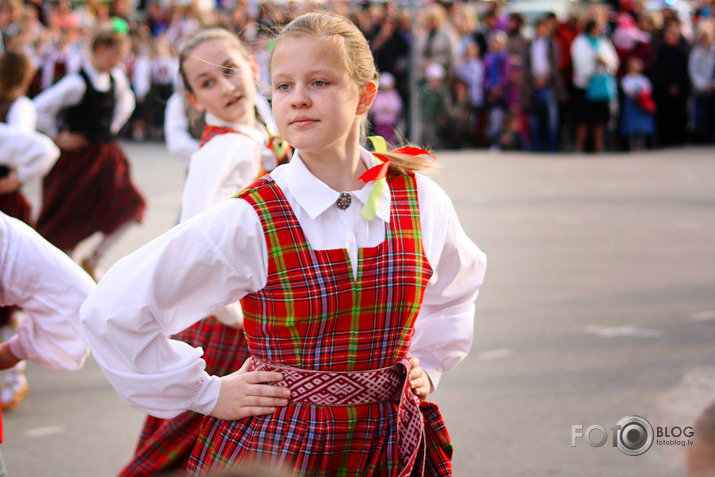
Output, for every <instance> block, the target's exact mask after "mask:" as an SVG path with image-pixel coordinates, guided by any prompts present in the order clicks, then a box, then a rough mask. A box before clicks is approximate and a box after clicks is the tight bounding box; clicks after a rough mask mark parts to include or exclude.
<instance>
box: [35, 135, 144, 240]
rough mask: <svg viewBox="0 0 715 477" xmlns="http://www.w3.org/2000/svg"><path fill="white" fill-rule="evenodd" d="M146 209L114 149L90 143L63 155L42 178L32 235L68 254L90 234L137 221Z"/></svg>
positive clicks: (111, 144)
mask: <svg viewBox="0 0 715 477" xmlns="http://www.w3.org/2000/svg"><path fill="white" fill-rule="evenodd" d="M145 207H146V203H145V201H144V198H143V197H142V195H141V193H140V192H139V190H137V188H136V187H135V186H134V184H133V183H132V181H131V177H130V170H129V162H127V158H126V157H125V155H124V152H123V151H122V148H121V146H120V145H119V143H118V142H116V141H113V142H109V143H103V144H100V143H94V144H90V145H89V146H87V147H86V148H83V149H81V150H79V151H64V152H62V154H61V155H60V158H59V159H58V160H57V163H56V164H55V166H54V167H53V168H52V170H51V171H50V172H49V174H47V176H45V179H44V181H43V201H42V210H41V212H40V216H39V218H38V219H37V231H38V232H39V233H40V234H41V235H42V236H43V237H45V239H47V240H48V241H49V242H50V243H52V244H53V245H55V246H56V247H57V248H59V249H61V250H72V249H74V248H75V247H76V246H77V244H78V243H79V242H81V241H82V240H84V239H86V238H87V237H89V236H90V235H92V234H93V233H95V232H102V233H104V234H109V233H111V232H113V231H114V230H115V229H116V228H117V227H119V226H120V225H122V224H124V223H126V222H129V221H137V222H138V221H141V219H142V217H143V215H144V208H145Z"/></svg>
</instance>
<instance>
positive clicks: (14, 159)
mask: <svg viewBox="0 0 715 477" xmlns="http://www.w3.org/2000/svg"><path fill="white" fill-rule="evenodd" d="M0 148H1V150H2V163H3V164H5V165H8V166H10V167H12V168H13V169H14V170H15V171H16V172H17V177H18V179H19V180H20V182H22V183H25V182H27V181H28V180H30V179H34V178H37V177H42V176H44V175H45V174H47V172H48V171H49V170H50V169H51V168H52V166H53V165H54V163H55V161H56V160H57V158H58V157H59V156H60V150H59V149H58V148H57V146H56V145H55V143H54V142H53V141H52V140H51V139H50V138H48V137H47V136H45V135H44V134H42V133H39V132H34V131H33V132H23V131H20V130H18V129H17V128H15V127H13V126H10V125H7V124H2V123H0Z"/></svg>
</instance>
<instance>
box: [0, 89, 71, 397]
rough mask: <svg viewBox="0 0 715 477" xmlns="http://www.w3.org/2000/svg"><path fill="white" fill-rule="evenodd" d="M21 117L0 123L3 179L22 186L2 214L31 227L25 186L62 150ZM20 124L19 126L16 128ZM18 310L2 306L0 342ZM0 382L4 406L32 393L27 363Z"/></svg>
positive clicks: (1, 375)
mask: <svg viewBox="0 0 715 477" xmlns="http://www.w3.org/2000/svg"><path fill="white" fill-rule="evenodd" d="M25 99H26V98H25ZM6 104H7V103H6ZM18 106H19V108H20V109H22V108H25V107H28V106H29V107H28V108H27V109H28V110H29V112H34V107H32V103H31V102H30V103H29V105H28V103H27V102H26V101H22V98H20V99H18V100H15V102H14V103H12V106H11V108H10V111H13V109H14V110H15V112H17V109H18ZM5 111H7V109H5ZM2 116H3V113H2V112H0V119H2ZM19 116H20V121H17V120H15V121H13V122H12V125H11V124H7V123H0V151H2V152H1V153H0V178H6V177H8V176H10V174H16V175H17V178H18V180H19V182H20V184H21V186H20V187H19V188H18V189H16V190H13V191H8V192H6V193H0V212H2V213H4V214H7V215H8V216H10V217H14V218H16V219H19V220H21V221H23V222H25V223H27V224H30V223H31V219H32V217H31V210H30V209H31V208H30V202H29V200H28V199H27V197H26V196H25V194H23V192H22V184H25V183H26V182H27V181H28V180H30V179H34V178H39V177H42V176H43V175H44V174H46V173H47V171H49V170H50V168H51V167H52V165H53V164H54V162H55V161H56V160H57V158H58V157H59V155H60V151H59V149H57V146H55V144H54V143H53V142H52V140H51V139H50V138H48V137H46V136H45V135H43V134H40V133H38V132H35V131H34V126H33V128H32V129H30V130H27V128H24V127H23V124H25V123H26V121H23V120H22V119H23V117H24V118H27V116H28V115H22V114H20V115H19ZM18 124H19V127H18V126H16V125H18ZM33 124H34V122H33ZM18 310H19V309H18V307H16V306H7V307H5V306H0V341H7V340H9V339H11V338H12V337H13V336H14V335H15V334H16V327H17V322H18V321H19V317H20V315H18V314H17V312H18ZM0 382H1V383H2V384H1V385H0V388H1V389H0V403H2V407H3V408H5V409H11V408H13V407H15V406H16V405H18V404H19V403H20V402H21V401H22V399H24V397H25V396H26V395H27V393H28V391H29V386H28V384H27V377H26V376H25V362H24V361H21V362H19V363H18V364H17V365H15V366H14V367H12V368H11V369H7V370H4V371H2V372H0Z"/></svg>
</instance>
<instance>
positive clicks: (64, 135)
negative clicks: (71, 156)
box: [53, 131, 88, 151]
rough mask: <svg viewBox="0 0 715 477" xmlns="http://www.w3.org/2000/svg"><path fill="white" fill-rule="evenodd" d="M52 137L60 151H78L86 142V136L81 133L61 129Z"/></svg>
mask: <svg viewBox="0 0 715 477" xmlns="http://www.w3.org/2000/svg"><path fill="white" fill-rule="evenodd" d="M53 139H54V141H55V144H57V147H59V148H60V150H62V151H78V150H80V149H82V148H83V147H85V146H86V145H87V144H88V142H87V138H85V137H84V135H83V134H80V133H71V132H69V131H62V132H61V133H59V134H58V135H57V136H55V137H54V138H53Z"/></svg>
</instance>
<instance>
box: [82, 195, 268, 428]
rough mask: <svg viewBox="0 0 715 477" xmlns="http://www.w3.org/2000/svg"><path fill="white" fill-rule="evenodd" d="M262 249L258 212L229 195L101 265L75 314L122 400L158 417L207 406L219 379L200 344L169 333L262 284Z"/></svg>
mask: <svg viewBox="0 0 715 477" xmlns="http://www.w3.org/2000/svg"><path fill="white" fill-rule="evenodd" d="M267 254H268V252H267V249H266V243H265V238H264V235H263V230H262V228H261V223H260V220H259V218H258V215H256V213H255V211H254V210H253V208H252V207H251V206H250V205H249V204H248V203H247V202H245V201H243V200H241V199H234V200H229V201H225V202H224V203H221V204H218V205H217V206H216V207H213V208H211V209H210V210H207V211H206V212H204V213H202V214H199V215H197V216H196V217H194V218H192V219H191V220H189V221H186V222H183V223H181V224H179V225H177V226H176V227H174V228H172V229H171V230H169V231H168V232H166V233H165V234H163V235H161V236H159V237H158V238H156V239H154V240H153V241H151V242H149V243H148V244H146V245H144V246H143V247H141V248H140V249H138V250H137V251H135V252H134V253H132V254H130V255H128V256H126V257H124V258H123V259H121V260H119V261H118V262H117V263H116V264H115V265H113V266H112V267H111V268H110V269H109V271H107V273H106V274H105V275H104V276H103V277H102V280H101V281H100V283H99V284H98V285H97V288H96V289H95V291H94V293H92V295H91V296H90V297H89V298H88V299H87V301H86V302H85V304H84V305H83V306H82V310H81V319H82V325H83V330H84V333H85V338H86V340H87V342H88V343H89V345H90V348H91V350H92V353H93V355H94V357H95V359H96V360H97V363H98V364H99V365H100V367H101V368H102V370H103V371H104V374H105V375H106V376H107V378H108V380H109V382H110V383H111V384H112V386H113V387H114V388H115V390H116V391H117V393H118V394H119V395H120V396H121V397H122V399H123V400H124V401H125V402H126V403H127V404H129V405H130V406H133V407H135V408H137V409H140V410H142V411H144V412H147V413H149V414H151V415H154V416H157V417H160V418H170V417H173V416H175V415H177V414H179V413H181V412H183V411H186V410H189V409H190V410H193V411H196V412H199V413H202V414H209V413H210V412H211V411H212V410H213V408H214V406H215V405H216V401H217V400H218V395H219V390H220V386H221V384H220V380H219V378H218V377H216V376H209V375H208V374H207V373H206V371H205V370H204V368H205V362H204V361H203V360H202V359H201V355H202V350H201V349H200V348H197V349H195V348H192V347H191V346H190V345H188V344H186V343H183V342H180V341H175V340H171V339H169V338H168V336H169V335H172V334H175V333H177V332H179V331H181V330H183V329H185V328H187V327H189V326H191V325H192V324H193V323H195V322H197V321H199V320H201V319H202V318H204V317H206V316H207V315H208V314H209V313H210V312H211V310H214V309H216V308H219V307H222V306H225V305H227V304H229V303H233V302H235V301H237V300H238V299H240V298H241V297H243V296H244V295H246V294H248V293H251V292H254V291H257V290H259V289H261V288H263V287H264V286H265V284H266V281H267Z"/></svg>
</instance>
